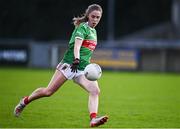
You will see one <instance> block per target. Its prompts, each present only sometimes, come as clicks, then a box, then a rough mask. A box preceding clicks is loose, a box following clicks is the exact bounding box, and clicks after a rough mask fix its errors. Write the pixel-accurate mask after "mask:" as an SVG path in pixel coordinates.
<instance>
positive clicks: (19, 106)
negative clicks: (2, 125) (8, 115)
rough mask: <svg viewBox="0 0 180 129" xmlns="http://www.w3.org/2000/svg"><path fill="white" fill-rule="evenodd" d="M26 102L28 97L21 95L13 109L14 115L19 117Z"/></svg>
mask: <svg viewBox="0 0 180 129" xmlns="http://www.w3.org/2000/svg"><path fill="white" fill-rule="evenodd" d="M27 104H28V97H23V98H22V99H21V100H20V102H19V103H18V104H17V106H16V107H15V109H14V115H15V116H16V117H19V116H20V114H21V112H22V111H23V109H24V108H25V107H26V105H27Z"/></svg>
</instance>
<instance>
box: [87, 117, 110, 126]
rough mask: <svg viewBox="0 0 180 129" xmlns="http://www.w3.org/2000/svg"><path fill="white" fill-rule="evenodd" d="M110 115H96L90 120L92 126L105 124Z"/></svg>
mask: <svg viewBox="0 0 180 129" xmlns="http://www.w3.org/2000/svg"><path fill="white" fill-rule="evenodd" d="M107 120H108V116H101V117H95V118H92V119H91V121H90V126H91V127H97V126H99V125H103V124H104V123H105V122H107Z"/></svg>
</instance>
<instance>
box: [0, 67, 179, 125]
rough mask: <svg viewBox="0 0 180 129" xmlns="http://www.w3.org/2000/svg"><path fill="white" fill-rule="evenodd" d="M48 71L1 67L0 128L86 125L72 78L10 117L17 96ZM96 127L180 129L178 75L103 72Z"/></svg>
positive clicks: (41, 82) (82, 97) (83, 97)
mask: <svg viewBox="0 0 180 129" xmlns="http://www.w3.org/2000/svg"><path fill="white" fill-rule="evenodd" d="M53 72H54V71H53V70H50V69H49V70H42V69H41V70H38V69H26V68H0V128H44V127H45V128H89V113H88V108H87V102H88V94H87V93H86V92H85V91H84V90H83V89H81V88H80V87H79V86H78V85H76V84H74V83H73V82H72V81H68V82H66V83H65V84H64V85H63V86H62V87H61V88H60V89H59V90H58V91H57V92H56V93H55V94H54V95H53V96H51V97H48V98H42V99H39V100H37V101H34V102H32V103H31V104H29V106H27V107H26V109H25V110H24V111H23V113H22V114H21V116H20V118H15V117H14V116H13V110H14V107H15V105H16V104H17V103H18V102H19V99H20V98H21V97H22V96H25V95H29V94H30V93H31V92H32V91H33V90H34V89H36V88H38V87H40V86H46V85H47V84H48V82H49V80H50V78H51V76H52V75H53ZM99 85H100V88H101V95H100V103H99V114H100V115H104V114H107V115H109V121H108V122H107V124H105V125H103V126H100V128H180V75H178V74H162V73H139V72H133V73H131V72H105V71H104V72H103V75H102V78H101V79H100V80H99Z"/></svg>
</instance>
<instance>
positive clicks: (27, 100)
mask: <svg viewBox="0 0 180 129" xmlns="http://www.w3.org/2000/svg"><path fill="white" fill-rule="evenodd" d="M28 97H29V96H25V97H24V98H23V102H24V104H25V105H27V104H29V99H28Z"/></svg>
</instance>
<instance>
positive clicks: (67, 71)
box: [56, 62, 84, 80]
mask: <svg viewBox="0 0 180 129" xmlns="http://www.w3.org/2000/svg"><path fill="white" fill-rule="evenodd" d="M56 69H57V70H59V71H61V72H62V73H63V75H64V76H65V77H66V78H67V79H69V80H70V79H74V78H76V77H78V76H80V75H83V74H84V71H80V70H77V73H76V72H71V66H70V64H67V63H61V62H60V63H59V64H58V65H57V67H56Z"/></svg>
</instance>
